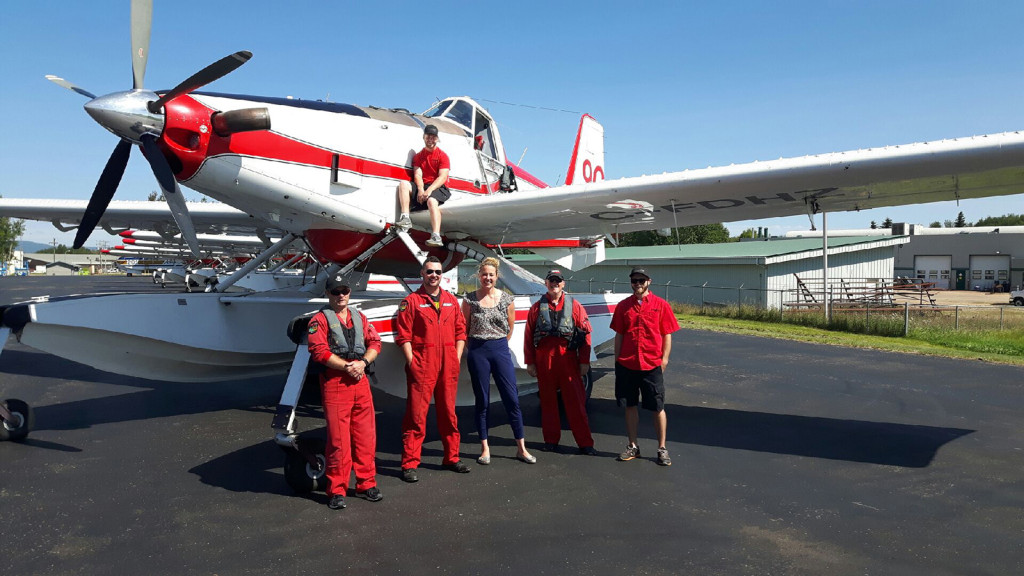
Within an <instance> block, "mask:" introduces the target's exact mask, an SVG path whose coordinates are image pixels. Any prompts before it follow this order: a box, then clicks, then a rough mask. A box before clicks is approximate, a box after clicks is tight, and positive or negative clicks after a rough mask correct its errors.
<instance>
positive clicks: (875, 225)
mask: <svg viewBox="0 0 1024 576" xmlns="http://www.w3.org/2000/svg"><path fill="white" fill-rule="evenodd" d="M871 229H872V230H878V224H876V223H875V221H874V220H872V221H871Z"/></svg>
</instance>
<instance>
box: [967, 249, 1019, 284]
mask: <svg viewBox="0 0 1024 576" xmlns="http://www.w3.org/2000/svg"><path fill="white" fill-rule="evenodd" d="M970 279H971V284H970V285H971V288H972V289H980V290H991V289H992V287H993V286H995V284H996V283H998V284H1000V285H1006V284H1007V283H1009V282H1010V256H1009V255H1008V254H1007V255H1002V254H1001V255H998V256H971V272H970Z"/></svg>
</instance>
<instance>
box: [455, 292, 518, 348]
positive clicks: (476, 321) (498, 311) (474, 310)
mask: <svg viewBox="0 0 1024 576" xmlns="http://www.w3.org/2000/svg"><path fill="white" fill-rule="evenodd" d="M466 301H467V302H469V310H470V315H469V332H468V334H467V336H469V337H470V338H476V339H478V340H497V339H499V338H507V337H508V333H509V330H510V327H509V325H508V307H509V306H510V305H511V304H512V302H513V301H514V299H513V298H512V296H511V295H510V294H509V293H508V292H504V291H502V292H501V297H500V298H499V299H498V305H497V306H493V307H491V308H485V307H483V306H481V305H480V302H479V300H477V297H476V290H474V291H472V292H470V293H468V294H466Z"/></svg>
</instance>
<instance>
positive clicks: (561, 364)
mask: <svg viewBox="0 0 1024 576" xmlns="http://www.w3.org/2000/svg"><path fill="white" fill-rule="evenodd" d="M541 298H542V299H545V300H548V302H549V304H548V306H549V307H550V308H551V310H554V311H559V310H561V309H562V307H563V306H564V305H565V295H564V294H563V295H562V297H561V298H559V299H558V302H557V303H554V304H552V303H550V299H548V295H547V294H544V295H542V296H541ZM540 302H541V301H540V300H537V301H536V302H534V303H533V306H531V307H530V313H529V314H527V316H526V333H525V334H524V335H523V359H524V360H525V361H526V364H527V365H530V364H534V365H536V366H537V388H538V391H539V392H540V426H541V430H542V432H543V433H544V443H545V444H558V441H559V440H560V439H561V437H562V420H561V418H560V417H559V415H558V391H559V390H561V391H562V404H564V405H565V417H566V419H568V420H569V429H571V430H572V436H573V439H575V440H576V445H577V446H579V447H580V448H588V447H592V446H593V445H594V438H593V436H592V435H591V434H590V421H589V419H588V418H587V406H586V403H587V396H586V391H585V390H584V389H583V379H582V378H580V366H581V365H583V366H587V365H589V364H590V331H591V328H590V318H588V317H587V312H586V311H585V310H584V309H583V305H582V304H580V303H579V302H578V301H576V300H575V299H573V302H572V321H573V325H575V326H576V327H578V328H582V329H585V330H586V331H587V339H586V342H585V343H584V344H583V345H582V346H580V347H579V348H578V349H576V350H569V349H568V348H567V347H566V346H567V345H568V344H569V342H568V341H567V340H566V339H565V338H563V337H561V336H544V337H543V338H541V339H540V342H538V343H537V346H536V347H534V345H533V334H534V331H535V330H536V329H537V316H538V315H539V314H540Z"/></svg>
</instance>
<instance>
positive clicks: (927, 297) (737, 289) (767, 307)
mask: <svg viewBox="0 0 1024 576" xmlns="http://www.w3.org/2000/svg"><path fill="white" fill-rule="evenodd" d="M567 280H568V281H569V282H570V284H569V286H570V290H571V291H579V292H583V291H588V292H601V291H611V292H620V293H630V292H632V288H631V287H630V284H629V278H623V279H622V280H619V279H614V280H603V279H602V280H597V279H594V278H586V277H581V276H580V275H577V276H574V277H569V278H567ZM845 282H846V283H845V284H841V283H840V281H838V280H837V282H836V284H835V285H833V286H832V288H831V290H830V293H831V295H832V297H831V298H830V299H829V322H842V323H846V324H860V325H862V326H864V327H866V328H868V329H867V330H866V331H867V332H878V333H897V332H898V333H902V334H907V333H908V332H909V331H910V330H911V329H914V328H934V329H943V330H1020V331H1024V306H1013V305H1011V304H1010V303H1009V297H1007V304H1005V305H999V306H995V305H955V306H950V305H939V304H935V303H934V298H933V297H932V294H931V293H930V292H928V291H926V290H921V289H917V288H914V289H909V290H908V289H902V290H901V287H899V286H897V287H895V289H894V288H893V286H892V285H891V283H889V284H886V283H879V282H873V283H872V284H873V286H872V287H870V288H867V287H865V288H861V289H859V290H858V289H852V288H850V284H851V282H850V281H848V280H847V281H845ZM650 290H651V292H653V293H654V294H657V295H658V296H661V297H662V298H664V299H666V300H668V301H669V302H672V303H675V304H681V305H683V306H684V307H691V308H695V309H697V310H699V311H700V312H701V313H715V311H716V309H721V311H723V312H724V311H725V310H736V311H737V312H738V313H740V314H741V315H742V312H743V311H744V309H748V310H747V312H748V313H749V314H750V315H752V316H754V317H758V316H759V314H758V313H757V312H755V311H760V316H761V317H767V316H768V315H776V317H777V318H780V319H785V318H786V317H787V316H791V317H797V316H811V315H823V314H824V313H825V312H824V309H823V308H824V306H823V305H822V303H821V300H822V292H821V289H820V288H818V289H817V291H814V290H813V289H812V290H811V291H810V292H808V291H806V290H802V289H800V288H796V289H786V290H764V289H760V288H746V287H744V286H714V285H711V284H710V283H705V284H699V285H680V284H672V283H671V282H668V283H656V282H652V283H651V286H650ZM808 294H811V295H813V296H815V297H814V298H811V299H809V298H808ZM793 320H797V319H796V318H793Z"/></svg>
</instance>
